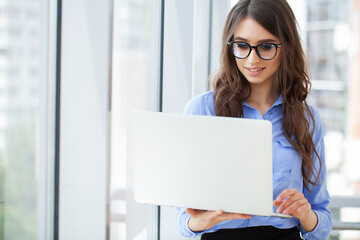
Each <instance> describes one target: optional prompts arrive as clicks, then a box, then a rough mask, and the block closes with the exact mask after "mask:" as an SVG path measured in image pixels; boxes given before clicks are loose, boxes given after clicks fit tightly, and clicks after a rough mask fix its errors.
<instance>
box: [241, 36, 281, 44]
mask: <svg viewBox="0 0 360 240" xmlns="http://www.w3.org/2000/svg"><path fill="white" fill-rule="evenodd" d="M234 40H240V41H244V42H249V40H248V39H246V38H242V37H235V38H234ZM268 42H270V43H272V42H274V43H275V42H277V41H276V40H274V39H271V38H268V39H261V40H259V41H257V43H268Z"/></svg>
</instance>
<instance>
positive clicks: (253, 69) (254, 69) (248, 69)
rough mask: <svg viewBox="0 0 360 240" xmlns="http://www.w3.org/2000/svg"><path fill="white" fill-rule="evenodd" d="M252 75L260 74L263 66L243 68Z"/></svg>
mask: <svg viewBox="0 0 360 240" xmlns="http://www.w3.org/2000/svg"><path fill="white" fill-rule="evenodd" d="M245 69H246V70H247V71H248V73H249V74H250V75H252V76H254V75H258V74H260V73H261V72H262V71H263V70H264V69H265V68H247V67H246V68H245Z"/></svg>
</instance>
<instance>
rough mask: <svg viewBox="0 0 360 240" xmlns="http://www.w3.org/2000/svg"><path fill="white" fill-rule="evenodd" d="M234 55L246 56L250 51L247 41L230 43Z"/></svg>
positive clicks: (238, 56)
mask: <svg viewBox="0 0 360 240" xmlns="http://www.w3.org/2000/svg"><path fill="white" fill-rule="evenodd" d="M232 49H233V53H234V56H235V57H237V58H246V57H247V56H248V55H249V52H250V45H249V44H247V43H239V42H235V43H233V44H232Z"/></svg>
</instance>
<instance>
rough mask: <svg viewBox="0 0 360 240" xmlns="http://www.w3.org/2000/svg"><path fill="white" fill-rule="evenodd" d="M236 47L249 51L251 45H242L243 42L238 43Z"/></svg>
mask: <svg viewBox="0 0 360 240" xmlns="http://www.w3.org/2000/svg"><path fill="white" fill-rule="evenodd" d="M235 46H236V47H237V48H239V49H248V48H249V45H247V44H246V43H242V42H240V43H236V45H235Z"/></svg>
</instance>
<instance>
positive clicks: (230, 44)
mask: <svg viewBox="0 0 360 240" xmlns="http://www.w3.org/2000/svg"><path fill="white" fill-rule="evenodd" d="M234 43H243V44H246V45H248V46H249V49H250V50H249V53H248V55H246V57H242V58H241V57H237V56H236V55H235V53H234V48H233V44H234ZM227 44H228V45H229V46H230V48H231V52H232V54H233V55H234V57H236V58H238V59H245V58H247V57H248V56H250V54H251V51H252V50H253V49H255V52H256V54H257V55H258V56H259V58H261V59H262V60H265V61H268V60H272V59H274V58H275V57H276V54H277V50H278V48H279V47H281V46H282V43H278V44H276V43H260V44H258V45H256V46H251V45H250V44H248V43H246V42H242V41H231V42H228V43H227ZM262 44H271V45H273V46H275V48H276V49H275V55H274V57H272V58H269V59H267V58H263V57H261V56H260V53H259V51H258V47H259V46H261V45H262Z"/></svg>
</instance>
